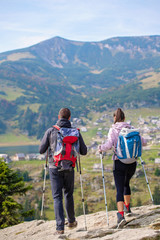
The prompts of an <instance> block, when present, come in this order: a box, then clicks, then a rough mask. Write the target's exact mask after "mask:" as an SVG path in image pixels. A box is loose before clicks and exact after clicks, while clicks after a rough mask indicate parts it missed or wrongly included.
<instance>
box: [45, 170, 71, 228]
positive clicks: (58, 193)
mask: <svg viewBox="0 0 160 240" xmlns="http://www.w3.org/2000/svg"><path fill="white" fill-rule="evenodd" d="M49 175H50V180H51V188H52V196H53V200H54V212H55V218H56V229H57V230H64V222H65V218H64V209H63V193H64V200H65V210H66V214H67V219H68V222H70V223H72V222H74V221H75V213H74V201H73V191H74V169H73V170H71V171H58V169H55V168H50V169H49Z"/></svg>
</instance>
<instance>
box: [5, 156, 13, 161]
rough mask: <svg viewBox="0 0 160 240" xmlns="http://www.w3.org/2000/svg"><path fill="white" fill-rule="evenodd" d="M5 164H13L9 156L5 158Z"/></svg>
mask: <svg viewBox="0 0 160 240" xmlns="http://www.w3.org/2000/svg"><path fill="white" fill-rule="evenodd" d="M4 162H5V163H10V162H12V160H11V159H10V157H9V156H7V157H6V158H4Z"/></svg>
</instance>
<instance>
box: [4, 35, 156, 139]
mask: <svg viewBox="0 0 160 240" xmlns="http://www.w3.org/2000/svg"><path fill="white" fill-rule="evenodd" d="M159 52H160V36H148V37H117V38H111V39H107V40H105V41H100V42H77V41H72V40H66V39H63V38H60V37H55V38H52V39H49V40H47V41H43V42H41V43H39V44H36V45H34V46H31V47H29V48H25V49H20V50H14V51H9V52H5V53H1V54H0V86H1V87H0V104H1V108H0V134H5V135H8V134H10V133H17V134H20V135H21V134H22V135H24V134H25V135H26V136H28V137H36V138H37V139H40V138H41V136H42V134H43V132H44V131H45V129H47V128H48V127H50V124H51V122H55V121H56V118H57V114H58V111H59V109H60V108H61V107H69V108H70V109H71V111H72V117H81V118H82V117H84V116H87V115H88V114H89V112H91V111H98V112H103V111H108V109H113V108H117V107H119V106H120V107H122V108H127V109H129V108H134V109H135V108H140V107H159V106H160V80H159V77H160V75H159V71H160V65H159V62H160V54H159ZM30 123H32V124H30Z"/></svg>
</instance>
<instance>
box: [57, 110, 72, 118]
mask: <svg viewBox="0 0 160 240" xmlns="http://www.w3.org/2000/svg"><path fill="white" fill-rule="evenodd" d="M59 116H60V118H66V119H69V117H70V116H71V111H70V110H69V109H68V108H61V109H60V111H59Z"/></svg>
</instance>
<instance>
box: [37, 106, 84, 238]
mask: <svg viewBox="0 0 160 240" xmlns="http://www.w3.org/2000/svg"><path fill="white" fill-rule="evenodd" d="M70 118H71V112H70V110H69V109H68V108H62V109H60V111H59V114H58V121H57V123H56V125H55V126H53V127H51V128H49V129H48V130H47V131H46V132H45V134H44V137H43V139H42V141H41V144H40V147H39V152H40V153H41V154H42V153H45V152H46V151H47V149H48V151H49V175H50V181H51V188H52V196H53V200H54V212H55V218H56V230H57V231H56V234H63V233H64V223H65V219H64V209H63V192H64V199H65V209H66V214H67V219H68V224H67V226H68V227H69V228H70V229H71V228H74V227H76V226H77V221H76V219H75V213H74V200H73V191H74V168H73V166H74V164H73V162H72V161H70V160H68V159H65V160H62V161H60V162H58V163H57V162H56V161H55V154H54V153H55V149H56V146H57V133H58V132H59V130H60V129H62V128H65V129H66V128H67V129H68V128H70V129H71V123H70ZM71 130H72V129H71ZM78 143H79V153H80V154H81V155H86V154H87V147H86V145H85V143H84V141H83V138H82V136H81V134H80V132H79V134H78Z"/></svg>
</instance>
